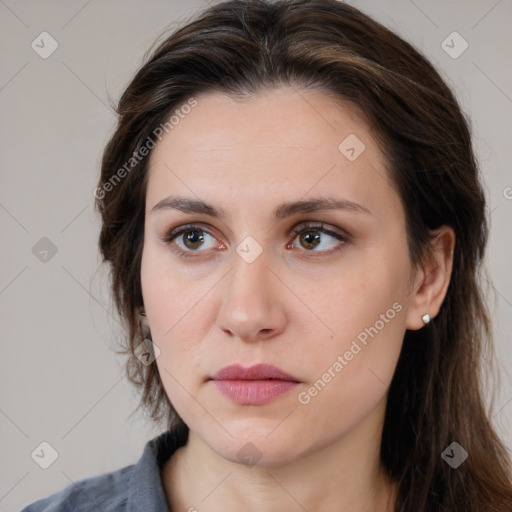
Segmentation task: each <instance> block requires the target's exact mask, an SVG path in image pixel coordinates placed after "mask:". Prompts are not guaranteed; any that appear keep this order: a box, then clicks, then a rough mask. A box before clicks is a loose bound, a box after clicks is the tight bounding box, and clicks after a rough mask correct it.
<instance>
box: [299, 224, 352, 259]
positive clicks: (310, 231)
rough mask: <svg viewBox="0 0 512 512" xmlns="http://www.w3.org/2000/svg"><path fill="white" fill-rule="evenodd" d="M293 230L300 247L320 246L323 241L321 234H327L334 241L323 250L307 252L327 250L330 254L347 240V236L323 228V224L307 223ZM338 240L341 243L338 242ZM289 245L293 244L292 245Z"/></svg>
mask: <svg viewBox="0 0 512 512" xmlns="http://www.w3.org/2000/svg"><path fill="white" fill-rule="evenodd" d="M293 232H294V233H295V234H296V235H297V236H298V237H299V238H298V240H299V242H300V244H301V245H302V247H305V248H308V249H310V248H311V247H313V248H317V247H318V246H320V245H321V244H322V243H323V241H322V238H324V236H323V235H327V236H328V237H330V238H331V240H333V241H334V242H331V244H330V245H329V246H328V247H326V248H324V250H319V251H312V250H309V251H307V252H327V253H328V254H331V253H332V252H335V251H336V250H339V249H340V245H344V243H346V242H347V237H345V236H343V235H342V234H341V233H335V232H333V231H330V230H328V229H325V228H324V225H323V224H320V225H314V224H307V225H306V226H301V227H300V228H299V229H294V230H293ZM335 240H337V241H338V242H336V241H335ZM340 242H342V243H341V244H340ZM291 247H295V246H293V245H292V246H291Z"/></svg>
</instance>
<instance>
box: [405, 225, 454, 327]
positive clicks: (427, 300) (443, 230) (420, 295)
mask: <svg viewBox="0 0 512 512" xmlns="http://www.w3.org/2000/svg"><path fill="white" fill-rule="evenodd" d="M454 247H455V232H454V230H453V229H452V228H451V227H450V226H441V227H440V228H438V229H436V230H435V231H433V232H432V256H431V257H429V258H428V261H426V262H425V263H424V264H422V265H421V268H420V269H418V271H417V274H416V276H415V279H414V286H413V288H412V290H411V302H410V307H409V310H408V311H407V322H406V327H407V329H409V330H411V331H415V330H418V329H421V328H422V327H423V326H424V325H425V324H424V323H423V320H422V317H423V315H424V314H428V315H429V316H430V318H434V317H435V316H436V315H437V314H438V313H439V309H440V308H441V304H442V303H443V300H444V298H445V296H446V291H447V290H448V285H449V284H450V277H451V274H452V266H453V250H454Z"/></svg>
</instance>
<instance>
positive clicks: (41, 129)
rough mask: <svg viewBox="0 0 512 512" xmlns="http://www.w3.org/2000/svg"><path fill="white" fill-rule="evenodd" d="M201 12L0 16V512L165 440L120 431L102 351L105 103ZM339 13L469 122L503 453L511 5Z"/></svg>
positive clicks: (511, 442) (508, 355)
mask: <svg viewBox="0 0 512 512" xmlns="http://www.w3.org/2000/svg"><path fill="white" fill-rule="evenodd" d="M207 3H208V2H206V1H203V2H200V1H184V0H174V1H169V0H168V1H145V2H143V1H142V0H132V1H124V2H122V1H114V0H108V1H100V0H89V1H86V0H79V1H78V0H76V1H64V0H58V1H39V2H31V1H24V0H17V1H15V0H5V1H3V0H0V40H1V45H2V46H1V47H2V48H4V50H3V51H2V67H1V71H0V112H1V119H2V123H1V130H2V131H1V139H0V140H1V146H2V147H1V151H0V162H1V165H0V169H1V170H0V172H1V189H0V225H1V232H2V258H1V265H0V315H1V320H0V322H1V323H0V325H1V333H2V344H1V356H0V379H1V380H0V390H1V395H0V431H1V438H2V443H1V447H0V450H1V451H0V461H2V462H1V464H0V511H4V512H5V511H16V510H19V509H20V508H21V507H22V505H24V504H26V503H28V502H29V501H32V500H34V499H37V498H41V497H44V496H47V495H48V494H50V493H53V492H55V491H57V490H59V489H61V488H63V487H64V486H65V485H67V484H69V483H70V482H73V481H76V480H79V479H81V478H84V477H87V476H91V475H95V474H99V473H102V472H105V471H110V470H113V469H117V468H119V467H122V466H125V465H128V464H132V463H135V462H136V461H137V460H138V458H139V457H140V454H141V452H142V448H143V446H144V444H145V442H146V441H147V440H149V439H150V438H152V437H154V436H155V435H157V434H158V433H159V432H160V431H161V429H160V428H158V427H153V426H152V425H151V424H150V423H149V421H148V420H147V419H146V418H144V417H143V416H142V414H139V415H135V416H133V417H132V418H128V416H129V414H130V412H131V411H132V410H133V409H134V407H135V405H136V404H137V396H136V395H135V392H134V391H133V390H132V388H131V386H130V385H129V384H128V383H127V382H126V381H125V380H124V378H123V360H122V359H121V358H120V357H118V356H116V354H114V353H113V351H112V350H111V348H112V347H113V346H114V342H115V336H118V335H119V333H120V329H119V324H118V322H117V320H116V319H115V317H113V314H112V311H113V308H112V304H111V301H110V299H109V295H108V287H107V280H106V277H105V272H104V271H101V272H98V271H97V269H98V263H99V256H98V252H97V249H96V244H97V235H98V229H99V221H98V218H97V217H96V215H95V213H94V211H93V189H94V188H95V186H96V182H97V179H98V174H99V163H100V156H101V151H102V148H103V146H104V144H105V143H106V141H107V139H108V136H109V134H110V133H111V131H112V129H113V128H114V115H113V113H112V111H111V110H110V109H109V107H108V104H109V103H108V96H109V95H110V97H112V98H113V99H115V100H117V99H118V98H119V95H120V93H121V91H122V90H123V88H124V87H125V86H126V85H127V84H128V81H129V79H130V78H131V77H132V76H133V73H134V71H135V70H136V69H137V67H138V66H139V65H140V64H141V62H142V57H143V55H144V52H145V51H146V49H147V48H148V46H149V45H150V44H151V43H152V42H153V40H154V39H155V38H156V36H157V35H159V34H160V32H161V30H162V29H163V28H164V27H165V26H166V25H169V24H176V25H177V24H178V23H179V22H180V21H183V20H184V19H186V18H187V17H188V16H190V15H192V14H193V13H194V12H196V11H197V10H198V9H199V8H201V7H204V6H206V5H207ZM349 3H351V4H352V5H355V6H356V7H359V8H361V9H362V10H363V11H365V12H367V13H368V14H370V15H373V16H374V17H375V18H376V19H378V20H379V21H381V22H382V23H384V24H385V25H387V26H389V27H390V28H392V29H394V30H395V31H397V32H398V33H399V34H400V35H402V36H403V37H404V38H406V39H407V40H408V41H410V42H412V43H413V44H415V45H416V46H417V47H418V48H420V49H421V50H422V51H423V52H424V53H425V54H426V55H427V56H428V57H429V58H430V59H431V60H432V61H433V62H434V64H436V65H437V66H438V69H440V70H441V72H442V74H443V76H444V77H445V78H446V79H447V81H448V82H449V84H451V86H452V87H453V88H454V90H455V92H456V94H457V97H458V98H459V100H460V102H461V104H462V106H463V109H464V110H465V111H466V112H467V114H468V116H469V117H470V119H471V122H472V126H473V132H474V141H475V146H476V149H477V153H478V156H479V159H480V162H481V166H482V171H483V174H484V179H485V183H486V191H487V196H488V200H489V210H490V211H491V212H492V214H491V219H492V225H491V227H492V232H491V239H490V244H489V250H488V266H489V270H490V276H491V278H492V279H493V280H494V282H495V285H496V289H497V294H496V297H497V301H496V303H495V304H491V307H492V308H493V318H494V321H495V331H496V341H497V348H496V350H497V353H498V357H499V361H500V367H501V370H502V374H501V380H499V381H498V382H497V383H498V385H499V388H498V393H497V395H496V400H495V406H494V409H493V413H492V418H493V419H492V421H493V423H494V425H495V426H496V428H497V430H498V432H499V433H500V434H501V436H502V437H503V439H504V440H505V442H506V443H507V445H508V447H509V448H512V433H511V432H512V429H511V428H510V427H511V423H512V378H511V374H512V371H511V369H512V348H511V346H510V343H509V340H510V338H511V335H512V274H511V272H510V268H509V265H510V261H512V243H511V236H510V232H511V230H510V225H511V222H510V219H511V215H512V188H511V187H512V173H511V163H512V155H511V151H510V148H511V124H512V123H511V110H512V99H511V98H512V66H511V65H510V51H511V49H512V46H511V32H510V30H509V28H510V21H511V19H512V3H511V1H510V0H501V1H496V0H485V1H484V0H478V1H477V0H473V1H461V0H459V1H455V0H452V1H435V2H434V1H427V0H415V1H409V0H402V1H383V2H371V1H366V0H365V1H359V2H356V1H351V2H349ZM43 31H47V32H49V33H50V34H51V36H52V37H53V38H54V39H55V40H56V41H57V42H58V45H59V46H58V49H57V50H56V51H55V52H54V53H53V54H52V55H51V56H50V57H48V58H47V59H43V58H41V57H40V56H39V54H38V53H36V52H35V51H34V50H33V49H32V47H31V43H32V41H34V40H35V39H36V38H37V37H38V36H39V34H40V33H41V32H43ZM453 31H457V32H458V33H460V34H461V36H462V37H463V38H464V39H465V40H466V41H467V42H468V44H469V47H468V49H467V50H466V51H465V52H464V53H462V54H461V55H460V56H459V57H458V58H452V57H451V56H450V55H448V54H447V53H446V51H445V50H444V49H443V47H442V42H443V41H444V40H445V39H446V38H447V36H448V35H449V34H451V33H452V32H453ZM449 41H450V40H449ZM460 43H461V41H460V40H458V41H457V40H455V42H454V43H453V45H452V46H454V50H452V51H457V50H459V49H460V48H461V46H460ZM449 44H451V43H449ZM46 48H48V46H46ZM43 237H47V238H48V239H49V240H51V242H52V243H53V244H54V245H55V247H56V249H57V252H56V253H55V254H54V255H52V253H51V252H50V253H48V255H47V261H46V262H43V261H41V260H40V258H39V257H36V254H34V252H37V251H35V250H34V251H33V247H34V246H35V245H36V244H37V243H38V241H40V239H41V238H43ZM39 243H40V244H41V243H43V242H39ZM46 243H47V242H46ZM36 247H39V246H36ZM40 256H41V255H40ZM43 441H47V442H48V443H50V444H51V445H52V446H53V447H54V448H55V450H57V452H58V458H57V460H56V461H55V462H54V463H53V464H52V465H51V466H50V467H49V468H48V469H42V468H41V467H39V466H38V465H37V464H36V463H35V462H34V460H33V459H32V458H31V453H32V452H33V451H34V449H35V448H36V447H38V446H39V444H40V443H41V442H43ZM470 456H471V454H470Z"/></svg>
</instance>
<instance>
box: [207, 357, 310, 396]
mask: <svg viewBox="0 0 512 512" xmlns="http://www.w3.org/2000/svg"><path fill="white" fill-rule="evenodd" d="M209 380H211V381H212V382H213V384H215V387H216V388H217V389H218V390H219V391H220V392H221V393H222V394H223V395H224V396H225V397H227V398H229V399H230V400H232V401H233V402H235V403H237V404H239V405H264V404H267V403H269V402H272V401H273V400H275V399H276V398H277V397H279V396H281V395H284V394H286V393H288V392H289V391H290V390H291V389H293V388H294V387H295V386H297V385H298V384H299V382H300V381H299V380H298V379H297V378H296V377H294V376H293V375H290V374H289V373H287V372H285V371H283V370H281V369H280V368H278V367H277V366H273V365H269V364H257V365H255V366H251V367H249V368H244V367H243V366H240V365H230V366H226V367H224V368H222V369H221V370H219V371H218V372H217V373H215V374H214V375H213V376H212V377H210V379H209Z"/></svg>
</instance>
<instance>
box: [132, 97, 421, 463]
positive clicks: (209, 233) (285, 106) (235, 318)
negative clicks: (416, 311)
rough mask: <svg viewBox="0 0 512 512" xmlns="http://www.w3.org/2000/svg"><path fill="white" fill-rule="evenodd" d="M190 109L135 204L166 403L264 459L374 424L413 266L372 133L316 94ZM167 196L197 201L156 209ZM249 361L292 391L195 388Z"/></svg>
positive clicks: (257, 385)
mask: <svg viewBox="0 0 512 512" xmlns="http://www.w3.org/2000/svg"><path fill="white" fill-rule="evenodd" d="M195 99H196V101H197V104H195V103H194V104H195V106H194V107H193V108H190V109H188V108H187V109H182V112H184V111H186V112H188V113H187V114H186V115H183V114H182V116H181V117H180V118H179V123H175V124H173V126H174V127H173V129H172V130H170V131H169V132H168V133H166V134H164V137H163V138H162V140H161V141H160V142H158V144H157V145H156V147H155V149H154V150H153V153H152V155H151V161H150V174H149V181H148V187H147V196H146V221H145V233H144V251H143V257H142V268H141V280H142V290H143V298H144V305H145V310H146V315H147V317H146V319H147V322H148V325H149V327H150V330H151V337H152V340H153V343H154V344H155V345H157V347H158V348H159V350H160V355H159V357H158V358H157V359H156V363H157V366H158V370H159V372H160V375H161V378H162V381H163V384H164V386H165V390H166V393H167V395H168V397H169V399H170V401H171V402H172V403H173V405H174V407H175V408H176V410H177V411H178V413H179V415H180V416H181V417H182V418H183V420H184V421H185V423H186V424H187V425H188V427H189V428H190V430H191V433H193V434H194V435H196V436H198V438H200V439H201V440H202V441H203V442H204V444H205V446H208V447H209V448H211V449H212V450H213V451H215V452H216V453H217V454H219V455H221V456H222V457H224V458H226V459H229V460H233V461H241V460H242V459H244V460H249V459H251V458H252V460H256V459H260V460H259V461H258V464H261V465H269V466H272V465H277V464H281V463H286V462H290V461H292V460H294V459H298V458H300V457H302V456H305V455H308V454H313V453H314V452H315V451H319V450H322V449H325V448H327V447H329V446H330V445H332V444H333V443H336V442H337V441H339V440H341V439H342V438H343V437H344V436H348V435H349V434H350V435H353V434H354V433H356V432H359V431H362V430H363V429H366V431H367V432H372V431H375V432H380V431H381V429H382V418H383V414H384V410H385V403H386V393H387V390H388V386H389V383H390V381H391V378H392V376H393V373H394V370H395V366H396V363H397V359H398V356H399V353H400V349H401V345H402V340H403V336H404V333H405V330H406V328H408V324H409V323H410V322H412V321H411V314H412V313H411V311H410V306H411V294H410V288H409V283H410V279H411V277H412V267H411V263H410V261H409V255H408V248H407V239H406V231H405V214H404V210H403V207H402V205H401V202H400V199H399V196H398V194H397V192H396V190H395V189H394V188H393V186H392V185H391V182H390V180H389V178H388V174H387V171H386V169H385V162H384V159H383V155H382V154H381V152H380V151H379V149H378V147H377V145H376V143H375V141H374V140H373V139H372V136H371V135H372V134H371V131H370V130H369V128H368V127H367V126H366V125H365V124H364V122H363V121H362V120H361V119H360V118H359V117H358V116H357V115H356V113H355V111H354V110H352V109H351V108H350V107H349V106H348V105H347V104H342V103H340V102H335V101H334V100H333V99H332V98H329V97H328V96H326V95H325V94H322V93H321V92H319V91H311V90H309V91H307V90H299V91H296V90H294V89H292V88H288V87H282V88H279V89H273V90H270V91H267V92H265V93H260V94H258V95H257V96H254V97H253V98H251V99H248V100H244V101H235V100H234V99H231V98H230V97H228V96H225V95H221V94H219V93H208V94H204V95H201V96H198V97H196V98H195ZM169 196H171V197H172V198H173V199H176V198H178V197H179V198H182V199H183V201H185V200H186V201H190V202H193V205H195V206H198V205H203V206H201V208H200V210H201V211H194V208H190V209H189V211H182V210H187V209H186V208H184V205H185V202H183V203H181V207H180V205H179V204H178V202H177V201H175V202H174V203H173V204H174V206H175V207H172V205H171V204H170V202H168V204H167V207H166V206H165V203H164V204H161V205H160V206H161V207H156V205H158V204H159V203H160V202H161V201H163V200H165V199H166V198H168V197H169ZM319 201H325V202H326V204H327V205H328V206H329V205H333V204H334V203H335V202H336V203H338V204H337V205H335V206H336V207H335V208H331V207H330V206H329V207H328V208H326V207H324V208H321V209H318V208H317V207H315V204H317V202H319ZM203 203H204V204H207V205H209V206H210V207H211V209H209V208H207V207H206V206H204V204H203ZM193 205H192V206H193ZM189 206H190V205H189ZM180 208H181V209H180ZM196 210H197V208H196ZM213 210H215V212H222V216H216V215H214V214H213V213H214V212H213ZM219 215H220V214H219ZM185 226H186V227H187V228H186V229H187V231H184V232H182V233H180V234H178V235H177V236H176V237H174V238H173V240H171V241H167V242H166V241H165V237H166V235H167V234H168V233H169V232H171V231H173V230H175V229H177V228H180V227H185ZM170 238H172V237H170ZM258 364H268V365H274V366H276V367H278V368H280V369H281V370H282V371H283V372H286V373H287V374H289V375H291V376H292V377H293V379H292V380H294V381H295V382H293V383H292V382H290V381H289V380H286V379H284V380H283V379H282V380H272V381H269V380H266V381H265V380H263V377H264V376H260V379H256V380H253V381H252V382H249V381H247V380H236V381H228V380H225V379H221V378H219V379H218V380H212V377H213V376H214V375H215V374H216V373H217V372H218V371H219V370H221V369H222V368H224V367H226V366H228V365H241V366H242V367H244V368H247V367H251V366H253V365H258ZM231 377H233V376H231ZM252 377H258V375H252ZM249 443H252V444H249ZM247 457H248V458H247Z"/></svg>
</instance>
